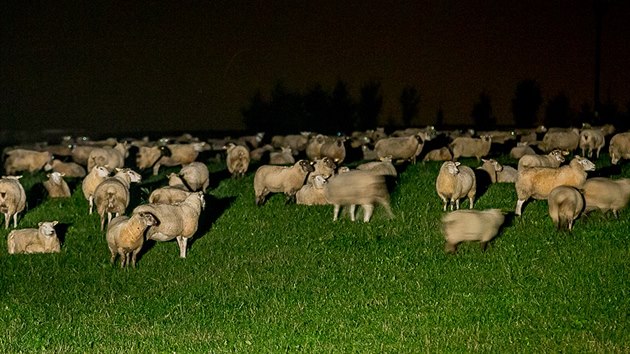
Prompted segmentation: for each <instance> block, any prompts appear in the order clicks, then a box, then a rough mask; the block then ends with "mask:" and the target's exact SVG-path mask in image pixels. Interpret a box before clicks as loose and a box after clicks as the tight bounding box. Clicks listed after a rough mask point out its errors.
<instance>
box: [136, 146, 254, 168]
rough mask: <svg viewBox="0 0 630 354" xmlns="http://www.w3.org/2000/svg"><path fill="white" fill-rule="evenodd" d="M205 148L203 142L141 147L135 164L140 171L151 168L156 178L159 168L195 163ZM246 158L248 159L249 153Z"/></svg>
mask: <svg viewBox="0 0 630 354" xmlns="http://www.w3.org/2000/svg"><path fill="white" fill-rule="evenodd" d="M205 146H206V144H205V143H203V142H197V143H191V144H168V145H164V146H141V147H140V150H139V151H138V154H137V155H136V164H137V166H138V168H140V169H146V168H152V170H153V175H154V176H157V174H158V172H159V171H160V167H161V166H167V167H173V166H179V165H186V164H189V163H191V162H193V161H195V160H196V159H197V156H199V153H200V152H201V151H203V149H204V148H205ZM247 156H248V158H249V152H248V153H247Z"/></svg>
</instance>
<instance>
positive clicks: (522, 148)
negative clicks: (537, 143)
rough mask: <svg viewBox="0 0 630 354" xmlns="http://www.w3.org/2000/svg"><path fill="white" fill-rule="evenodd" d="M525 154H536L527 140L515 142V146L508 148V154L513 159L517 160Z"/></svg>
mask: <svg viewBox="0 0 630 354" xmlns="http://www.w3.org/2000/svg"><path fill="white" fill-rule="evenodd" d="M525 155H536V152H535V151H534V149H532V147H531V146H529V142H527V141H521V142H518V143H516V146H515V147H513V148H512V149H511V150H510V156H511V157H512V158H513V159H516V160H518V159H520V158H521V157H523V156H525Z"/></svg>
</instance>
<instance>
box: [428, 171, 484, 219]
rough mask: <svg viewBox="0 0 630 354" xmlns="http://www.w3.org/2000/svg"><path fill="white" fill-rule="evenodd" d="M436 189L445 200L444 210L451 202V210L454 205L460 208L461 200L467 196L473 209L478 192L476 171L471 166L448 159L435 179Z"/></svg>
mask: <svg viewBox="0 0 630 354" xmlns="http://www.w3.org/2000/svg"><path fill="white" fill-rule="evenodd" d="M435 189H436V191H437V194H438V196H440V199H442V201H443V202H444V208H443V210H444V211H446V208H447V207H448V205H449V204H450V205H451V210H453V207H454V208H455V209H459V200H460V199H461V198H464V197H466V196H467V197H468V200H469V201H470V206H469V207H470V209H472V208H473V207H474V203H475V194H476V193H477V180H476V178H475V173H474V172H473V170H472V169H471V168H470V167H468V166H463V165H461V164H460V163H459V162H454V161H446V162H444V163H443V164H442V166H441V167H440V172H439V174H438V176H437V179H436V180H435Z"/></svg>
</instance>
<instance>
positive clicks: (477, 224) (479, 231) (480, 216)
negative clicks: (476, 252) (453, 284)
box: [442, 209, 505, 254]
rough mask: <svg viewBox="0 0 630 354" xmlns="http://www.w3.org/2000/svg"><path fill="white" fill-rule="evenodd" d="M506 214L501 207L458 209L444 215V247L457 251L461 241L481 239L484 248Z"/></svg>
mask: <svg viewBox="0 0 630 354" xmlns="http://www.w3.org/2000/svg"><path fill="white" fill-rule="evenodd" d="M504 221H505V216H504V215H503V213H502V212H501V210H499V209H488V210H456V211H452V212H450V213H448V214H445V215H444V216H443V217H442V232H443V233H444V240H445V241H446V242H445V245H444V249H445V251H446V252H447V253H453V254H454V253H457V246H458V245H459V244H460V243H461V242H469V241H479V242H480V245H481V249H482V250H484V251H485V250H486V247H487V245H488V242H489V241H490V240H492V239H493V238H494V237H495V236H496V235H497V234H498V233H499V228H500V227H501V225H503V222H504Z"/></svg>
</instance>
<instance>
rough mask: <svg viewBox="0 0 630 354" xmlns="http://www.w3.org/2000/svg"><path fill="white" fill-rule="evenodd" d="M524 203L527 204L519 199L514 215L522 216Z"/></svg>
mask: <svg viewBox="0 0 630 354" xmlns="http://www.w3.org/2000/svg"><path fill="white" fill-rule="evenodd" d="M523 203H525V200H523V199H519V200H518V201H517V202H516V210H515V211H514V214H516V215H518V216H521V209H522V208H523Z"/></svg>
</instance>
